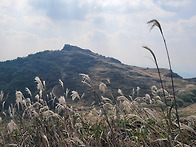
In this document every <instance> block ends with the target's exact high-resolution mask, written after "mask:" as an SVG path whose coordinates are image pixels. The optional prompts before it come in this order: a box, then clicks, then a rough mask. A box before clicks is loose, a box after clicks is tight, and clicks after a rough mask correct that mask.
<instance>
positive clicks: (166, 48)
mask: <svg viewBox="0 0 196 147" xmlns="http://www.w3.org/2000/svg"><path fill="white" fill-rule="evenodd" d="M147 24H149V25H151V28H150V30H152V29H153V28H154V27H158V28H159V31H160V33H161V36H162V39H163V42H164V46H165V50H166V53H167V59H168V64H169V71H170V77H171V84H172V92H173V99H174V104H172V106H171V109H172V107H173V105H174V106H175V111H176V119H177V124H178V129H179V132H180V134H182V132H181V129H180V119H179V114H178V106H177V102H176V95H175V87H174V78H173V71H172V66H171V60H170V56H169V51H168V47H167V43H166V40H165V37H164V34H163V30H162V28H161V25H160V23H159V22H158V21H157V20H156V19H152V20H150V21H148V22H147ZM181 137H182V136H181Z"/></svg>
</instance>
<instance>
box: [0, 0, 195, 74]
mask: <svg viewBox="0 0 196 147" xmlns="http://www.w3.org/2000/svg"><path fill="white" fill-rule="evenodd" d="M151 19H157V20H158V21H159V22H160V23H161V25H162V29H163V31H164V34H165V37H166V41H167V44H168V48H169V52H170V56H171V62H172V66H173V70H174V72H177V73H178V74H180V75H181V76H183V77H186V78H188V77H196V57H195V56H196V49H195V47H196V1H195V0H55V1H54V0H20V1H16V0H1V2H0V50H1V54H0V61H5V60H11V59H15V58H17V57H23V56H27V55H28V54H31V53H35V52H39V51H43V50H57V49H61V48H62V47H63V46H64V44H72V45H76V46H79V47H81V48H86V49H90V50H92V51H93V52H96V53H99V54H102V55H105V56H110V57H114V58H117V59H119V60H120V61H122V62H123V63H125V64H129V65H136V66H140V67H155V65H154V63H153V62H152V60H150V59H149V57H150V58H151V55H150V53H149V52H148V51H146V50H144V49H143V48H142V47H141V46H142V45H147V46H148V47H150V48H151V49H152V50H153V51H154V53H155V54H156V56H157V58H158V62H159V65H160V67H163V68H167V67H168V64H167V57H166V53H165V49H164V45H163V42H162V38H161V36H160V33H159V31H158V29H157V28H155V29H153V30H152V31H150V27H149V26H148V25H147V24H146V22H147V21H149V20H151Z"/></svg>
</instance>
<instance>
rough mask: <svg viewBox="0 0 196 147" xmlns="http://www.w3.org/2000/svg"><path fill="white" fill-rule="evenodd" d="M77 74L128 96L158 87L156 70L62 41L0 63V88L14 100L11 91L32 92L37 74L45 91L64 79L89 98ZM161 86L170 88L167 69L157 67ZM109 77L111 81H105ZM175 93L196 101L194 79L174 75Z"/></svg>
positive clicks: (148, 91)
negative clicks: (57, 45)
mask: <svg viewBox="0 0 196 147" xmlns="http://www.w3.org/2000/svg"><path fill="white" fill-rule="evenodd" d="M80 73H85V74H88V75H89V76H90V77H91V78H92V80H93V81H94V83H95V85H97V88H98V85H99V84H100V82H104V83H106V84H107V85H108V86H109V87H111V88H112V91H113V94H114V95H116V94H117V89H122V90H123V93H124V94H125V95H130V94H131V91H132V89H133V88H134V89H136V87H140V89H141V90H140V91H141V92H140V95H141V96H143V95H144V94H145V93H150V87H151V86H152V85H156V86H157V87H160V83H159V77H158V74H157V71H156V69H148V68H140V67H136V66H129V65H125V64H122V63H121V62H120V61H118V60H116V59H114V58H109V57H105V56H101V55H98V54H96V53H93V52H91V51H90V50H87V49H81V48H79V47H76V46H71V45H68V44H66V45H65V46H64V48H63V49H62V50H55V51H44V52H39V53H36V54H31V55H29V56H27V57H24V58H17V59H15V60H12V61H5V62H0V90H2V91H4V93H5V95H6V94H9V95H8V103H11V102H13V101H14V100H15V95H14V94H15V91H16V90H20V91H22V92H23V93H24V94H25V87H28V88H29V89H30V90H31V91H36V84H35V82H34V78H35V77H36V76H38V77H40V79H41V80H43V81H46V85H47V90H51V89H52V88H53V87H54V86H55V85H57V84H58V79H61V80H62V81H63V82H64V87H65V88H69V89H70V90H76V91H78V92H79V93H83V92H86V94H85V97H84V99H87V100H90V101H93V94H92V93H91V91H89V88H88V87H87V86H84V84H82V82H81V76H80V75H79V74H80ZM161 73H162V75H163V80H164V82H165V86H166V87H167V88H168V89H170V87H171V84H170V78H169V77H168V73H169V71H168V70H167V69H161ZM107 79H110V81H111V84H109V83H107ZM174 81H175V86H176V91H177V95H178V96H179V97H180V98H183V99H185V100H186V101H187V102H191V101H194V102H196V93H195V89H196V88H195V87H196V86H195V82H194V81H193V82H191V81H192V80H190V79H189V80H185V79H183V78H181V77H180V76H179V75H177V74H175V79H174Z"/></svg>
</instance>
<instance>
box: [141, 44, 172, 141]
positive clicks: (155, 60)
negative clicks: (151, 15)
mask: <svg viewBox="0 0 196 147" xmlns="http://www.w3.org/2000/svg"><path fill="white" fill-rule="evenodd" d="M143 48H145V49H147V50H148V51H149V52H150V53H151V54H152V56H153V59H154V62H155V65H156V68H157V72H158V74H159V79H160V84H161V87H162V92H163V99H164V102H165V105H166V110H167V101H166V95H165V88H164V86H163V80H162V78H161V73H160V69H159V65H158V62H157V59H156V56H155V54H154V52H153V51H152V50H151V49H150V48H149V47H147V46H143ZM161 108H162V112H163V115H164V117H165V120H166V123H167V125H168V141H169V142H170V145H171V139H170V136H171V123H172V121H171V118H170V117H168V118H166V116H165V113H164V109H163V107H161ZM167 116H169V115H168V110H167ZM168 120H169V122H168Z"/></svg>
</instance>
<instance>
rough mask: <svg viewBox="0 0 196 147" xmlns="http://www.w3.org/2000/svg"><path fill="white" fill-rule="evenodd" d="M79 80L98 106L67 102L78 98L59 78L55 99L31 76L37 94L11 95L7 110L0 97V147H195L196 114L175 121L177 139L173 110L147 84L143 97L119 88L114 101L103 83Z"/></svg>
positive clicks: (168, 96) (168, 95) (18, 93)
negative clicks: (58, 94)
mask: <svg viewBox="0 0 196 147" xmlns="http://www.w3.org/2000/svg"><path fill="white" fill-rule="evenodd" d="M81 76H82V78H83V80H82V82H83V83H85V84H86V85H88V86H90V87H91V88H92V92H94V94H95V97H96V99H97V104H96V103H95V104H92V105H91V106H90V107H88V108H87V107H82V106H81V107H80V108H77V107H74V104H73V106H70V105H68V104H67V103H66V101H67V99H68V98H72V100H73V101H75V102H74V103H78V102H79V101H80V99H81V98H82V97H83V96H80V95H79V94H78V93H77V92H76V91H72V92H69V90H68V89H64V86H63V82H62V81H61V80H59V84H60V85H61V87H62V88H63V89H64V91H65V93H64V95H63V96H61V97H59V98H57V97H55V96H54V91H52V92H51V93H48V94H47V93H46V91H45V82H42V81H41V80H40V79H39V78H38V77H36V78H35V80H36V82H37V89H38V92H37V94H36V95H35V96H32V94H31V91H30V90H29V89H28V88H26V91H27V92H28V94H29V98H25V97H24V96H23V94H22V93H21V92H20V91H16V103H15V104H11V105H10V107H9V111H6V110H4V109H3V103H4V100H5V98H4V97H3V95H2V97H1V113H0V115H1V117H0V123H1V128H0V129H1V131H0V146H43V147H52V146H138V147H139V146H195V145H196V141H195V140H196V115H195V114H191V115H187V114H186V115H184V116H181V117H180V125H181V135H180V132H179V130H178V124H177V122H176V115H175V111H174V110H173V108H171V107H167V106H166V105H165V103H164V102H163V99H162V95H163V93H162V89H157V87H156V86H152V87H151V93H149V94H146V95H144V96H143V97H138V96H137V95H138V94H139V91H140V88H139V87H137V89H136V90H134V89H133V91H132V93H131V94H130V95H129V96H128V97H126V96H125V95H124V94H123V92H122V90H120V89H119V90H118V93H119V96H117V97H114V96H113V95H112V93H111V89H110V87H108V86H107V84H105V83H102V82H101V83H100V85H93V81H91V79H90V77H89V76H88V75H85V74H81ZM108 82H110V81H108ZM98 91H99V92H98ZM100 93H101V94H100ZM2 94H3V93H2ZM165 94H166V98H167V101H168V103H169V102H170V101H171V100H172V99H171V95H170V94H169V93H168V92H167V91H166V90H165ZM106 95H107V97H106ZM76 99H79V101H78V100H76ZM168 109H169V110H170V111H169V112H170V113H169V115H168V114H167V113H166V110H168ZM181 113H182V112H180V114H181ZM182 114H183V113H182ZM168 120H169V121H168ZM168 122H169V124H168ZM181 136H183V139H182V138H181Z"/></svg>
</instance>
